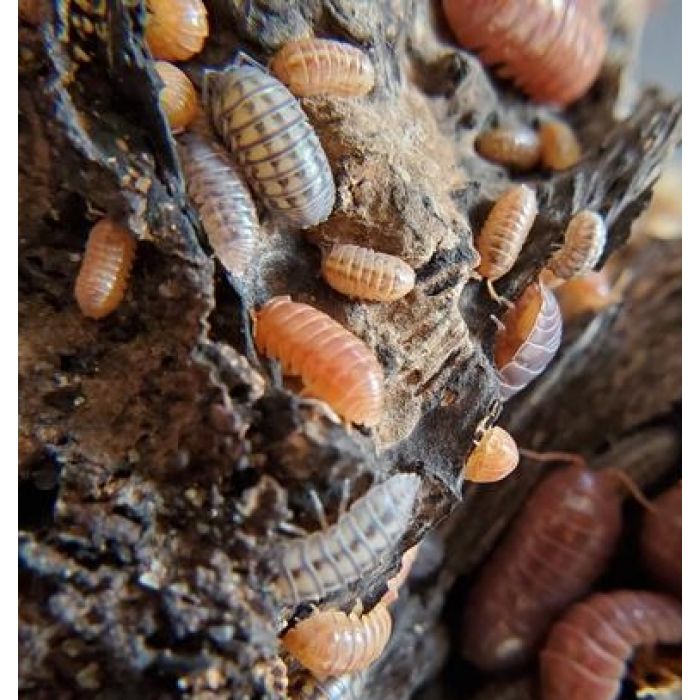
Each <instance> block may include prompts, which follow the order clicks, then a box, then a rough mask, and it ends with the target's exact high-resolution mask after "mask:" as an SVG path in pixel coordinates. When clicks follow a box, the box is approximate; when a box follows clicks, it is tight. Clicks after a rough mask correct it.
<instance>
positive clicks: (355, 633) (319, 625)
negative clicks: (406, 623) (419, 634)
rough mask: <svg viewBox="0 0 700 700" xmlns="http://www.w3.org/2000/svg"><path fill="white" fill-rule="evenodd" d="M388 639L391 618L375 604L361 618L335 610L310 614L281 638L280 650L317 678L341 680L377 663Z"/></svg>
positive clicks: (385, 609)
mask: <svg viewBox="0 0 700 700" xmlns="http://www.w3.org/2000/svg"><path fill="white" fill-rule="evenodd" d="M390 636H391V615H390V614H389V610H388V609H387V607H386V605H384V604H383V603H377V605H375V606H374V607H373V608H372V610H370V611H369V612H368V613H367V614H366V615H362V616H361V617H360V616H358V615H357V614H355V613H354V612H351V613H350V614H349V615H346V614H345V613H344V612H340V611H339V610H326V611H323V612H317V613H312V615H311V616H310V617H307V618H306V619H305V620H302V621H301V622H299V623H298V624H296V625H295V626H294V627H293V628H292V629H291V630H289V631H288V632H286V633H285V634H284V635H283V636H282V646H284V648H285V649H286V650H287V651H288V652H289V653H290V654H291V655H292V656H294V657H295V658H296V659H297V660H298V661H299V662H300V663H301V664H302V665H303V666H305V667H306V668H307V669H309V671H311V673H313V674H314V675H315V676H316V677H317V678H320V679H324V678H327V677H328V676H342V675H343V674H346V673H355V672H357V671H362V670H364V669H365V668H367V667H368V666H369V665H370V664H371V663H373V662H374V661H376V660H377V658H379V656H380V655H381V653H382V652H383V651H384V647H385V646H386V644H387V642H388V641H389V637H390Z"/></svg>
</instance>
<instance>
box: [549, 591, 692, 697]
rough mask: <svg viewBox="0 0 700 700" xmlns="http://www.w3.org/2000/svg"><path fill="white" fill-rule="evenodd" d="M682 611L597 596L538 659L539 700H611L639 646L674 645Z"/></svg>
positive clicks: (665, 603) (634, 595)
mask: <svg viewBox="0 0 700 700" xmlns="http://www.w3.org/2000/svg"><path fill="white" fill-rule="evenodd" d="M680 641H681V606H680V603H678V602H677V601H675V600H674V599H673V598H669V597H668V596H665V595H660V594H658V593H647V592H645V591H613V592H611V593H598V594H596V595H593V596H591V597H590V598H588V599H587V600H584V601H583V602H581V603H578V604H577V605H574V606H573V607H572V608H571V609H570V610H569V611H568V612H567V613H566V614H565V615H564V616H563V617H562V618H561V619H560V620H559V621H558V622H557V623H556V624H555V625H554V626H553V627H552V630H551V632H550V633H549V636H548V638H547V644H546V645H545V647H544V649H543V650H542V652H541V653H540V677H541V680H542V700H562V699H563V698H566V700H615V698H617V697H620V695H619V694H620V691H621V686H622V682H623V680H624V678H625V676H626V664H627V661H628V659H629V658H630V657H631V656H632V654H633V653H634V651H635V649H636V648H637V647H639V646H642V645H645V646H652V645H655V644H678V643H680Z"/></svg>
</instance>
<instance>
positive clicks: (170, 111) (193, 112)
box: [155, 61, 199, 134]
mask: <svg viewBox="0 0 700 700" xmlns="http://www.w3.org/2000/svg"><path fill="white" fill-rule="evenodd" d="M155 67H156V71H157V72H158V76H159V77H160V79H161V80H162V81H163V88H162V89H161V91H160V94H159V96H158V100H159V101H160V106H161V109H162V110H163V113H164V114H165V118H166V119H167V120H168V124H169V125H170V130H171V131H172V132H173V133H174V134H177V133H179V132H180V131H182V130H183V129H186V128H187V127H188V126H189V124H190V123H191V122H192V120H193V119H194V118H195V117H196V116H197V112H198V111H199V103H198V100H197V93H196V92H195V89H194V85H192V82H191V81H190V79H189V78H188V77H187V76H186V75H185V74H184V73H183V72H182V71H181V70H180V69H179V68H178V67H177V66H174V65H173V64H172V63H168V62H167V61H156V64H155Z"/></svg>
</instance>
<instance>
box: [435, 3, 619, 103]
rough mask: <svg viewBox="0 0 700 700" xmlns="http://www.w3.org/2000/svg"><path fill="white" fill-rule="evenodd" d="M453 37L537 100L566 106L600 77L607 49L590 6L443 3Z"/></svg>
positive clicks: (597, 15) (594, 9) (595, 12)
mask: <svg viewBox="0 0 700 700" xmlns="http://www.w3.org/2000/svg"><path fill="white" fill-rule="evenodd" d="M442 4H443V7H444V9H445V14H446V15H447V21H448V22H449V25H450V27H451V28H452V31H453V32H454V33H455V36H456V37H457V40H458V41H459V43H460V44H461V45H462V46H464V47H465V48H468V49H472V50H474V51H476V52H477V53H478V55H479V58H480V59H481V61H482V62H483V63H484V64H486V65H488V66H490V65H497V66H498V68H497V69H496V74H497V75H498V76H499V77H501V78H508V79H512V80H513V81H514V82H515V84H516V85H517V86H518V87H519V88H520V89H521V90H523V92H525V93H526V94H527V95H529V96H530V97H531V98H533V99H534V100H537V101H539V102H550V103H553V104H558V105H567V104H569V103H571V102H573V101H574V100H577V99H578V98H579V97H581V96H582V95H583V94H584V93H585V92H586V91H587V90H588V88H589V87H590V86H591V85H592V84H593V81H594V80H595V79H596V77H597V76H598V73H599V71H600V68H601V66H602V64H603V59H604V57H605V52H606V49H607V37H606V34H605V27H604V26H603V23H602V21H601V18H600V13H599V8H598V3H597V2H592V1H591V0H564V1H562V0H498V1H497V2H494V0H443V3H442Z"/></svg>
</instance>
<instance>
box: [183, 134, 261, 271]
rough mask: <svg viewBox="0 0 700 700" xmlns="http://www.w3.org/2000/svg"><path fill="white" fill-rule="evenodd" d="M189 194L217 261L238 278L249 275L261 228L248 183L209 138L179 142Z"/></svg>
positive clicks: (193, 137)
mask: <svg viewBox="0 0 700 700" xmlns="http://www.w3.org/2000/svg"><path fill="white" fill-rule="evenodd" d="M178 144H179V153H180V159H181V161H182V169H183V171H184V174H185V179H186V181H187V192H188V194H189V196H190V197H191V198H192V200H193V201H194V203H195V206H196V207H197V211H198V212H199V216H200V218H201V220H202V225H203V227H204V230H205V232H206V234H207V238H208V239H209V243H210V244H211V247H212V248H213V249H214V252H215V253H216V257H217V258H218V259H219V260H220V261H221V264H222V265H223V266H224V268H225V269H226V270H227V271H228V272H230V273H231V274H232V275H234V276H235V277H239V278H242V277H244V276H245V275H246V273H247V272H248V271H249V269H250V266H251V263H252V261H253V256H254V254H255V248H256V241H257V240H258V237H259V233H260V224H259V223H258V215H257V212H256V210H255V203H254V202H253V198H252V196H251V194H250V192H249V191H248V186H247V185H246V183H245V180H244V179H243V177H242V176H241V175H240V173H239V172H238V168H237V166H236V164H235V163H234V162H233V160H232V159H231V156H230V155H229V154H228V152H227V151H226V150H225V149H224V148H222V147H221V146H219V144H218V143H216V142H215V141H214V140H213V139H212V138H211V137H210V136H209V135H207V134H206V133H203V132H200V131H190V132H188V133H186V134H183V135H182V136H180V138H179V139H178Z"/></svg>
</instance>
